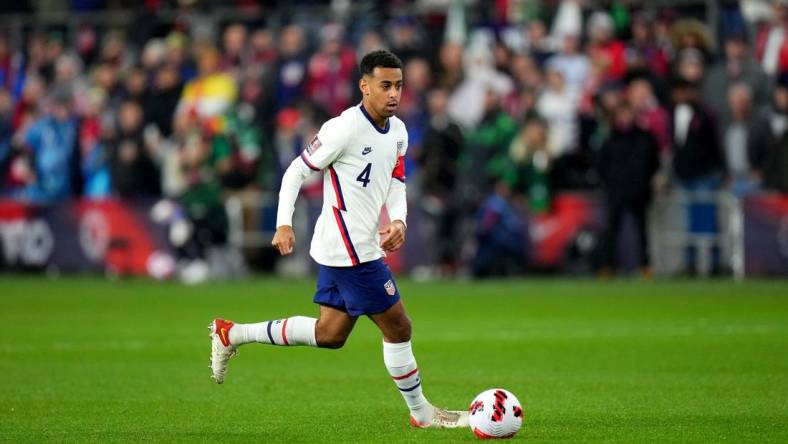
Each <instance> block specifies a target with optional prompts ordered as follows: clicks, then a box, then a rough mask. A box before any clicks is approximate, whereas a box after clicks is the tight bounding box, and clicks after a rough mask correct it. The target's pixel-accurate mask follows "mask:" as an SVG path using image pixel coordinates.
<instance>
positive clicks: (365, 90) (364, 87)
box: [358, 76, 369, 96]
mask: <svg viewBox="0 0 788 444" xmlns="http://www.w3.org/2000/svg"><path fill="white" fill-rule="evenodd" d="M358 89H360V90H361V94H363V95H365V96H368V95H369V83H367V79H366V78H364V76H361V79H359V81H358Z"/></svg>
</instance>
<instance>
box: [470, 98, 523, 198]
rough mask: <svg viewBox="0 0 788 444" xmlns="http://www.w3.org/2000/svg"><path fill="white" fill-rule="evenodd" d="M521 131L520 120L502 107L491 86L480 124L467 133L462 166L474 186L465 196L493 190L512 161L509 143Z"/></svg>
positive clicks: (471, 196)
mask: <svg viewBox="0 0 788 444" xmlns="http://www.w3.org/2000/svg"><path fill="white" fill-rule="evenodd" d="M516 132H517V123H516V122H515V121H514V120H512V118H511V117H509V115H508V114H506V112H505V111H503V109H502V108H501V106H500V96H499V95H498V94H497V93H496V92H495V91H494V90H493V89H488V90H487V92H486V94H485V98H484V115H483V117H482V121H481V123H480V124H479V126H478V127H476V128H475V129H473V130H470V131H468V132H466V133H465V142H464V144H463V148H462V152H461V153H460V168H461V174H462V175H463V177H465V178H467V181H464V183H463V186H468V187H470V191H471V192H470V193H468V194H466V195H465V196H464V197H466V198H470V200H471V201H474V200H476V199H478V197H479V195H482V196H486V195H488V194H489V193H491V192H492V189H493V185H494V184H495V182H497V181H498V180H499V179H501V177H502V176H503V173H504V171H505V169H506V167H507V164H508V148H509V144H510V143H511V141H512V138H514V136H515V134H516Z"/></svg>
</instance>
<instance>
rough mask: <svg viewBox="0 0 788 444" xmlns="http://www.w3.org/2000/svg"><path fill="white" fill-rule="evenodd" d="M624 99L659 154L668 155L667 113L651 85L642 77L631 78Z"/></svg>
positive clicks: (668, 132)
mask: <svg viewBox="0 0 788 444" xmlns="http://www.w3.org/2000/svg"><path fill="white" fill-rule="evenodd" d="M626 98H627V102H628V103H629V105H630V106H631V107H632V111H633V112H634V114H635V119H636V121H637V124H638V125H639V126H640V127H642V128H644V129H646V130H648V131H649V132H650V133H651V135H652V136H654V139H655V140H656V141H657V146H658V147H659V151H660V153H662V154H663V155H666V154H667V153H669V152H670V146H671V137H670V120H669V117H668V112H667V111H666V110H665V108H663V107H662V106H660V104H659V102H658V101H657V97H656V96H655V95H654V90H653V88H652V86H651V83H650V82H649V81H648V80H647V79H646V78H643V77H634V78H632V79H631V80H630V82H629V84H628V85H627V89H626Z"/></svg>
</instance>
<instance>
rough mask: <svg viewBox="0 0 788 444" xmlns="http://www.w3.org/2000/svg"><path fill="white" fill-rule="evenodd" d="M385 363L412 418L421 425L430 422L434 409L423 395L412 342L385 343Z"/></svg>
mask: <svg viewBox="0 0 788 444" xmlns="http://www.w3.org/2000/svg"><path fill="white" fill-rule="evenodd" d="M383 361H384V362H385V363H386V368H387V369H388V371H389V374H390V375H391V378H392V379H393V380H394V384H396V386H397V388H398V389H399V391H400V393H402V397H403V398H404V399H405V403H406V404H407V405H408V409H410V415H411V417H412V418H413V419H415V420H416V421H417V422H419V423H427V422H429V421H430V419H431V418H432V410H433V408H432V405H431V404H430V403H429V401H427V398H426V397H424V394H423V393H422V390H421V378H420V376H419V368H418V366H417V365H416V358H415V357H414V356H413V350H412V349H411V345H410V341H408V342H401V343H398V344H392V343H389V342H383Z"/></svg>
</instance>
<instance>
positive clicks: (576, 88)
mask: <svg viewBox="0 0 788 444" xmlns="http://www.w3.org/2000/svg"><path fill="white" fill-rule="evenodd" d="M545 67H546V69H547V71H548V72H549V71H553V70H554V71H558V72H560V73H561V75H562V76H563V78H564V79H565V82H566V86H567V88H568V89H569V90H570V91H572V92H573V94H577V95H579V93H580V91H581V90H582V88H583V85H584V84H585V82H586V79H587V78H588V75H589V71H590V70H591V66H590V64H589V61H588V56H586V55H585V54H583V53H581V52H580V37H579V36H577V35H574V34H566V35H564V36H563V45H562V48H561V52H559V53H558V54H556V55H554V56H552V57H550V58H549V59H548V60H547V62H546V64H545Z"/></svg>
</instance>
